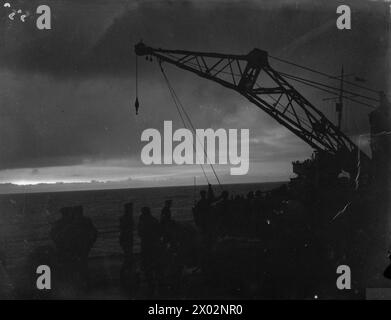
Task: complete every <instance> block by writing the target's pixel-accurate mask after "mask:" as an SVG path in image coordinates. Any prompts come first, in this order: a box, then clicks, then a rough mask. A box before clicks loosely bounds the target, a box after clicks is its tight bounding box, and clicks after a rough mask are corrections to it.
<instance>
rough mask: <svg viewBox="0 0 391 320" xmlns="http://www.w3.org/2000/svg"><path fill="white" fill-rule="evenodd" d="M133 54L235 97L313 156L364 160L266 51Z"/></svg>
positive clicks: (139, 47) (142, 50)
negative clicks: (306, 147) (276, 67)
mask: <svg viewBox="0 0 391 320" xmlns="http://www.w3.org/2000/svg"><path fill="white" fill-rule="evenodd" d="M135 52H136V54H137V55H139V56H144V55H146V56H154V57H156V58H157V59H158V61H159V62H160V63H162V62H167V63H170V64H173V65H175V66H177V67H179V68H181V69H184V70H187V71H190V72H192V73H195V74H197V75H198V76H200V77H203V78H206V79H209V80H212V81H214V82H217V83H219V84H221V85H223V86H224V87H227V88H229V89H232V90H235V91H237V92H239V93H240V94H241V95H243V96H244V97H246V98H247V99H248V100H249V101H251V102H252V103H254V104H255V105H256V106H258V107H259V108H260V109H262V110H263V111H265V112H266V113H267V114H269V115H270V116H271V117H272V118H274V119H275V120H276V121H278V122H279V123H280V124H282V125H283V126H284V127H286V128H288V129H289V130H290V131H291V132H293V133H294V134H296V135H297V136H298V137H300V138H301V139H302V140H304V141H305V142H306V143H308V144H309V145H310V146H311V147H312V148H314V149H315V150H317V151H320V152H326V153H327V154H332V155H335V156H338V158H341V159H345V160H347V159H350V161H349V162H351V159H352V158H353V159H355V157H356V154H357V152H359V153H361V158H362V159H363V160H364V161H365V160H369V158H368V156H367V155H366V154H364V153H363V152H361V151H360V150H359V148H358V147H357V146H356V145H355V144H354V143H353V142H352V141H351V140H350V139H349V138H348V137H347V136H346V135H345V134H344V133H343V132H342V131H340V130H339V129H338V127H337V126H336V125H334V124H333V123H332V122H331V121H330V120H328V119H327V117H326V116H325V115H324V114H323V113H322V112H320V111H319V110H318V109H316V108H315V107H314V106H313V105H312V104H311V103H310V102H309V101H308V100H307V99H306V98H305V97H304V96H303V95H301V94H300V93H299V92H298V91H297V90H296V89H295V88H294V87H293V86H292V85H291V84H290V83H288V81H287V80H286V79H285V78H284V77H283V76H282V75H281V74H279V73H278V72H277V71H276V70H274V69H273V68H272V67H271V66H270V64H269V61H268V53H267V52H266V51H263V50H260V49H253V50H252V51H251V52H250V53H248V54H246V55H233V54H221V53H205V52H194V51H185V50H165V49H160V48H159V49H155V48H151V47H148V46H146V45H145V44H143V43H142V42H140V43H138V44H136V46H135ZM345 160H343V162H346V161H345ZM346 165H347V164H346V163H345V165H343V167H345V166H346ZM346 169H348V168H346Z"/></svg>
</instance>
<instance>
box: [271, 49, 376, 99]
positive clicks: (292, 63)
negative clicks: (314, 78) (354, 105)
mask: <svg viewBox="0 0 391 320" xmlns="http://www.w3.org/2000/svg"><path fill="white" fill-rule="evenodd" d="M269 57H270V58H272V59H274V60H277V61H280V62H283V63H286V64H290V65H292V66H295V67H298V68H301V69H304V70H307V71H310V72H313V73H317V74H319V75H322V76H324V77H327V78H330V79H338V80H340V78H339V77H336V76H332V75H330V74H327V73H325V72H322V71H318V70H315V69H312V68H309V67H304V66H301V65H299V64H297V63H294V62H290V61H287V60H284V59H281V58H277V57H274V56H271V55H269ZM343 82H344V83H346V84H350V85H351V86H355V87H357V88H360V89H364V90H367V91H370V92H372V93H376V94H378V93H379V91H378V90H374V89H372V88H369V87H366V86H362V85H359V84H357V83H354V82H351V81H347V80H343Z"/></svg>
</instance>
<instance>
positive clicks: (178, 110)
mask: <svg viewBox="0 0 391 320" xmlns="http://www.w3.org/2000/svg"><path fill="white" fill-rule="evenodd" d="M160 69H161V71H162V73H163V77H164V80H165V81H166V84H167V87H168V90H169V91H170V95H171V98H172V100H173V101H174V105H175V107H176V109H177V112H178V114H179V117H180V118H181V120H182V123H183V126H184V127H185V128H186V129H187V128H188V126H187V125H186V121H185V119H184V118H183V115H182V113H181V111H180V107H179V105H178V102H177V100H176V98H175V95H174V92H173V88H172V87H171V85H170V82H169V81H168V78H167V76H166V74H165V73H164V70H163V67H162V65H161V64H160ZM194 148H195V147H194V145H193V149H194ZM194 152H195V150H194ZM200 167H201V169H202V173H203V174H204V177H205V180H206V182H207V183H208V184H210V182H209V179H208V176H207V174H206V172H205V169H204V167H203V166H202V164H201V163H200Z"/></svg>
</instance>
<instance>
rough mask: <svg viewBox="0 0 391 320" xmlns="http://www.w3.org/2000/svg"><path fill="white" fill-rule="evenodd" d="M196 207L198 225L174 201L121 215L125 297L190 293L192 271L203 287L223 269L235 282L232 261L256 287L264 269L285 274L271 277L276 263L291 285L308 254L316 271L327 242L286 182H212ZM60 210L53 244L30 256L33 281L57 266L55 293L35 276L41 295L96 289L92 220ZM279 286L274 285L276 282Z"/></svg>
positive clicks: (129, 207)
mask: <svg viewBox="0 0 391 320" xmlns="http://www.w3.org/2000/svg"><path fill="white" fill-rule="evenodd" d="M192 210H193V217H194V224H187V223H183V222H178V221H176V220H175V219H173V217H172V212H171V211H172V200H166V201H165V203H164V206H163V207H162V209H161V212H160V217H158V218H156V217H155V216H154V215H153V214H152V212H151V209H150V208H149V207H142V208H141V212H140V215H139V219H138V221H136V222H135V220H134V215H133V204H132V203H126V204H125V205H124V213H123V215H122V216H121V218H120V221H119V244H120V246H121V248H122V251H123V263H122V268H121V271H120V275H119V277H118V278H119V286H120V288H121V292H122V293H123V294H124V295H125V296H128V297H141V298H143V297H144V298H145V297H185V296H186V295H185V292H186V291H188V290H189V287H187V288H186V286H187V285H188V281H187V282H186V281H184V275H185V274H187V275H189V270H190V275H192V274H193V275H197V276H199V278H200V277H201V278H202V277H203V278H204V282H203V283H204V286H205V287H207V286H210V285H212V283H213V282H214V281H215V280H216V278H217V277H218V276H219V275H220V276H221V277H222V279H223V281H222V282H223V286H226V287H227V286H229V285H231V283H229V281H226V279H227V276H231V275H232V274H233V273H232V272H231V271H230V270H229V266H228V264H230V265H231V268H233V269H234V270H235V272H236V271H238V268H241V269H242V270H241V271H242V273H244V274H245V281H247V282H249V286H250V287H252V288H254V287H256V286H255V285H254V283H256V280H255V279H256V278H257V277H258V276H259V273H260V272H261V273H262V277H264V275H268V277H269V278H270V279H272V278H273V279H281V278H282V277H281V270H279V271H276V272H277V273H278V274H277V275H276V276H275V277H274V276H273V270H274V269H275V266H284V265H285V264H286V263H287V262H288V263H289V262H290V263H291V264H290V267H289V270H288V268H285V270H284V273H286V275H287V278H285V280H284V284H282V285H283V286H284V287H287V281H290V280H291V279H295V275H294V273H295V272H301V271H300V270H301V269H300V268H302V267H303V266H304V265H306V266H307V267H308V262H307V260H304V255H307V256H312V257H317V258H316V259H312V261H313V263H315V264H317V265H315V266H313V269H312V270H314V269H319V264H320V261H321V254H322V253H321V252H322V248H321V245H320V242H317V239H316V232H314V231H313V230H311V228H310V227H309V226H308V223H307V219H308V217H309V216H308V215H307V213H309V212H307V211H308V208H307V209H306V208H305V206H304V205H303V203H302V202H300V201H298V200H294V199H292V196H291V194H290V192H289V190H288V188H287V186H286V185H282V186H280V187H279V188H276V189H274V190H271V191H266V192H263V191H259V190H258V191H254V192H253V191H251V192H249V193H248V194H247V195H230V194H229V193H228V192H227V191H222V192H221V193H220V194H219V195H217V196H216V195H215V193H214V192H213V190H212V187H211V186H210V185H209V186H208V189H207V190H202V191H201V192H200V198H199V199H198V200H197V201H196V202H195V204H194V207H193V208H192ZM306 212H307V213H306ZM60 213H61V217H60V219H59V220H58V221H56V222H55V223H54V224H53V225H52V228H51V231H50V239H51V240H52V242H53V244H54V246H50V245H49V246H42V247H38V248H37V249H36V250H35V251H34V252H33V254H32V255H31V256H30V259H29V261H30V265H31V268H30V272H31V277H30V279H36V278H37V274H36V266H38V265H42V264H46V265H48V266H50V267H51V274H52V279H53V282H52V283H53V285H52V286H53V288H52V290H51V291H50V292H45V291H42V292H41V291H38V290H36V283H35V280H31V281H30V282H31V283H30V285H31V292H32V294H33V295H34V296H35V297H38V298H40V297H43V298H47V297H54V298H77V297H85V296H88V292H93V291H94V285H92V283H93V282H94V279H91V277H93V276H92V275H91V272H89V267H88V257H89V254H90V251H91V249H92V247H93V246H94V244H95V242H96V239H97V237H98V232H97V230H96V228H95V227H94V225H93V222H92V220H91V219H90V218H88V217H86V216H85V215H84V214H83V207H82V206H76V207H64V208H62V209H60ZM310 216H313V215H310ZM134 232H137V234H138V236H139V238H140V252H139V255H136V254H135V253H134V245H133V244H134ZM227 239H228V240H227ZM232 239H247V240H249V239H250V240H251V239H252V240H256V241H258V242H254V243H255V245H256V246H258V247H253V248H251V246H247V247H246V246H245V247H240V243H239V242H236V244H235V242H232V241H235V240H232ZM224 241H225V242H224ZM230 241H231V242H230ZM238 243H239V246H238V247H237V248H236V249H235V246H236V245H238ZM257 243H259V244H257ZM227 244H228V245H227ZM254 253H255V254H254ZM224 255H225V256H224ZM138 257H139V258H138ZM300 259H303V260H302V261H301V260H300ZM247 260H248V261H247ZM257 260H259V261H257ZM268 261H269V262H268ZM268 263H269V264H268ZM296 267H297V268H296ZM321 267H323V266H321ZM246 268H250V269H251V270H252V271H251V272H255V273H254V274H250V273H248V272H249V271H248V270H250V269H246ZM267 268H269V269H267ZM225 269H226V270H225ZM211 270H212V271H213V270H215V271H216V272H215V273H213V272H210V271H211ZM290 270H292V271H290ZM208 272H209V275H208ZM224 272H226V274H224ZM292 272H293V273H292ZM236 274H238V272H236ZM216 275H217V277H216ZM288 275H289V276H288ZM208 276H209V278H208ZM205 279H206V280H205ZM286 279H289V280H286ZM205 281H206V282H205ZM265 283H266V282H265V279H264V278H263V279H262V285H259V287H261V286H262V287H265ZM232 285H233V284H232ZM275 285H276V284H275V283H271V284H270V287H274V286H275ZM108 286H112V284H108ZM238 287H240V285H238ZM103 290H104V289H103ZM190 290H191V289H190ZM140 292H142V294H140Z"/></svg>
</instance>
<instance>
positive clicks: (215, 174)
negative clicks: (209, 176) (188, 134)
mask: <svg viewBox="0 0 391 320" xmlns="http://www.w3.org/2000/svg"><path fill="white" fill-rule="evenodd" d="M173 92H174V95H175V96H176V99H177V101H178V102H179V105H180V106H181V108H182V111H183V113H184V114H185V116H186V118H187V121H188V122H189V123H190V126H191V127H192V129H193V132H194V134H195V135H196V140H197V141H198V143H199V144H200V145H201V142H200V141H199V137H198V135H197V132H196V129H195V127H194V125H193V122H192V121H191V118H190V116H189V114H188V113H187V111H186V109H185V107H184V106H183V104H182V103H181V101H180V100H179V97H178V96H177V94H176V92H175V91H174V89H173ZM197 138H198V139H197ZM201 146H202V145H201ZM203 151H204V155H205V158H206V161H207V162H209V165H210V167H211V169H212V171H213V174H214V176H215V178H216V180H217V183H218V184H219V187H220V188H221V189H223V187H222V185H221V182H220V179H219V177H218V175H217V173H216V170H215V168H214V167H213V164H212V163H211V162H210V160H209V159H208V154H207V152H206V150H205V148H204V149H203Z"/></svg>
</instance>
